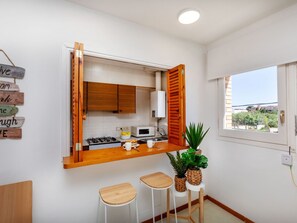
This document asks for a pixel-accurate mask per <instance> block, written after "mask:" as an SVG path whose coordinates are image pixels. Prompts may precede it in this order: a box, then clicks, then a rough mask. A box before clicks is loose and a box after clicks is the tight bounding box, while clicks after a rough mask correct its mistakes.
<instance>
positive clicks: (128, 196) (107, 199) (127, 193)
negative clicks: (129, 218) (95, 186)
mask: <svg viewBox="0 0 297 223" xmlns="http://www.w3.org/2000/svg"><path fill="white" fill-rule="evenodd" d="M136 195H137V193H136V190H135V188H134V187H133V186H132V185H131V184H130V183H122V184H117V185H113V186H109V187H104V188H102V189H100V190H99V196H100V201H101V202H102V203H103V204H104V222H105V223H107V207H121V206H125V205H130V204H131V203H132V202H133V201H135V205H136V222H137V223H138V222H139V218H138V206H137V198H136Z"/></svg>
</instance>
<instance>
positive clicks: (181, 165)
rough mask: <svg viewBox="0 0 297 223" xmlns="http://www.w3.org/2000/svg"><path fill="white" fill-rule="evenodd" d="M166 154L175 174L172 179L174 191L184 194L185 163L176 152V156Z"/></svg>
mask: <svg viewBox="0 0 297 223" xmlns="http://www.w3.org/2000/svg"><path fill="white" fill-rule="evenodd" d="M166 154H167V156H168V158H169V160H170V163H171V165H172V167H173V169H174V172H175V174H176V175H175V177H174V182H175V184H174V186H175V189H176V191H178V192H184V191H185V190H186V189H187V188H186V172H187V166H186V163H185V161H184V160H183V159H182V157H181V155H180V153H179V151H177V152H176V156H174V155H172V154H171V153H166Z"/></svg>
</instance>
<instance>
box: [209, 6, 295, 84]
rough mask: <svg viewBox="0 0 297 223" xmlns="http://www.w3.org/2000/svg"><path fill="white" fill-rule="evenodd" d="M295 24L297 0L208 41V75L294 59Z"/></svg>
mask: <svg viewBox="0 0 297 223" xmlns="http://www.w3.org/2000/svg"><path fill="white" fill-rule="evenodd" d="M296 26H297V4H295V5H293V6H291V7H289V8H287V9H284V10H282V11H280V12H277V13H275V14H273V15H271V16H268V17H266V18H264V19H262V20H260V21H258V22H256V23H254V24H251V25H250V26H247V27H245V28H244V29H241V30H239V31H238V32H235V33H233V34H232V35H229V36H226V37H225V38H222V39H221V40H218V41H216V42H215V43H213V44H211V45H210V46H208V55H207V75H208V79H209V80H211V79H215V78H219V77H223V76H225V75H228V74H229V75H230V74H231V75H232V74H238V73H243V72H247V71H251V70H256V69H260V68H265V67H270V66H275V65H279V64H285V63H291V62H294V61H296V60H297V33H296V31H295V28H294V27H296ZM234 61H236V63H234Z"/></svg>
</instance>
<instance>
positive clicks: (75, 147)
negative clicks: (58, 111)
mask: <svg viewBox="0 0 297 223" xmlns="http://www.w3.org/2000/svg"><path fill="white" fill-rule="evenodd" d="M71 89H72V90H71V91H72V92H71V95H72V153H73V160H74V162H80V161H82V160H83V151H82V142H83V44H81V43H75V46H74V51H73V54H72V88H71Z"/></svg>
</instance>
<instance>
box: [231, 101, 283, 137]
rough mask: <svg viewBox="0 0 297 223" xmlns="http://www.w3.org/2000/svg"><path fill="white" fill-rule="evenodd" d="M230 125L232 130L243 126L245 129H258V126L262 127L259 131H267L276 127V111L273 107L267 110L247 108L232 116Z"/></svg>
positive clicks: (263, 108)
mask: <svg viewBox="0 0 297 223" xmlns="http://www.w3.org/2000/svg"><path fill="white" fill-rule="evenodd" d="M232 125H233V128H240V126H245V129H258V128H257V127H258V125H262V127H261V129H259V130H261V131H269V130H270V128H277V127H278V111H277V109H275V107H274V108H272V109H267V108H265V107H262V108H255V107H253V106H249V107H247V108H246V111H242V112H238V113H233V114H232Z"/></svg>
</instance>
